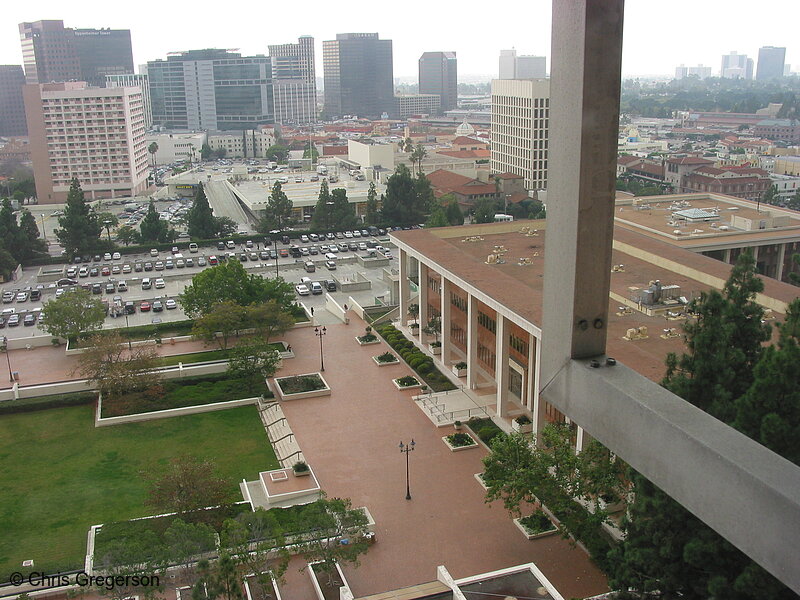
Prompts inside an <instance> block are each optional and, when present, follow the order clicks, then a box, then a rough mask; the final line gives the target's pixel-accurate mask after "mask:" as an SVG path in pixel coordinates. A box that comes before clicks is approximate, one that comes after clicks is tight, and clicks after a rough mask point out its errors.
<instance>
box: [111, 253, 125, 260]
mask: <svg viewBox="0 0 800 600" xmlns="http://www.w3.org/2000/svg"><path fill="white" fill-rule="evenodd" d="M121 258H122V255H121V254H120V253H119V252H114V254H112V255H111V259H112V260H120V259H121Z"/></svg>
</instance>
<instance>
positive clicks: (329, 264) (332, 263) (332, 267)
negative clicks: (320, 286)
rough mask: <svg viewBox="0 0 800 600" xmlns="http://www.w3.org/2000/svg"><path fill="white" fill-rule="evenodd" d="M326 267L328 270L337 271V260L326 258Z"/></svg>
mask: <svg viewBox="0 0 800 600" xmlns="http://www.w3.org/2000/svg"><path fill="white" fill-rule="evenodd" d="M325 268H326V269H328V271H335V270H336V261H335V260H326V261H325Z"/></svg>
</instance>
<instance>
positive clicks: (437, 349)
mask: <svg viewBox="0 0 800 600" xmlns="http://www.w3.org/2000/svg"><path fill="white" fill-rule="evenodd" d="M428 350H430V351H431V354H441V353H442V347H441V346H434V345H433V344H428Z"/></svg>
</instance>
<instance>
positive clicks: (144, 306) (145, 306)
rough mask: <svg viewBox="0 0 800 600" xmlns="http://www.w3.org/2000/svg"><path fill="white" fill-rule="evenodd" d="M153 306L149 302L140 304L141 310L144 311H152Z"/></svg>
mask: <svg viewBox="0 0 800 600" xmlns="http://www.w3.org/2000/svg"><path fill="white" fill-rule="evenodd" d="M151 308H152V306H151V305H150V303H149V302H142V303H141V304H140V305H139V310H140V311H142V312H150V309H151Z"/></svg>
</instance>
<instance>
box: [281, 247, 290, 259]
mask: <svg viewBox="0 0 800 600" xmlns="http://www.w3.org/2000/svg"><path fill="white" fill-rule="evenodd" d="M279 252H280V255H281V257H282V258H286V257H287V256H289V251H288V250H287V249H286V248H281V249H280V250H279Z"/></svg>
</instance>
